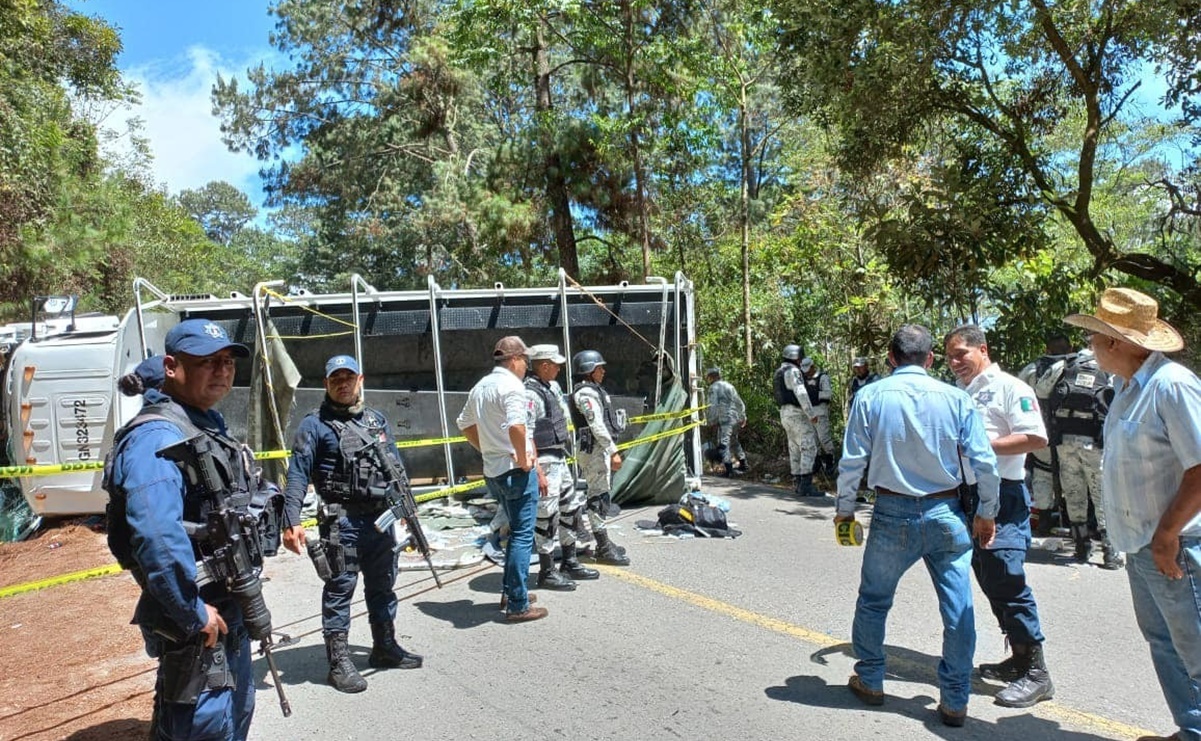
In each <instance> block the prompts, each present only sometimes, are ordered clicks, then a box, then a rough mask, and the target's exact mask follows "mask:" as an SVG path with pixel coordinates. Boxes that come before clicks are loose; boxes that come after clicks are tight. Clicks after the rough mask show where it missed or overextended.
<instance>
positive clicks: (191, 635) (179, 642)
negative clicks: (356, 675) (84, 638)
mask: <svg viewBox="0 0 1201 741" xmlns="http://www.w3.org/2000/svg"><path fill="white" fill-rule="evenodd" d="M165 349H166V354H165V355H164V356H163V357H162V372H163V381H162V386H161V390H160V389H158V388H153V387H152V385H153V383H154V382H156V381H157V378H156V379H153V380H152V381H150V382H149V384H148V386H150V387H147V388H145V390H144V405H143V407H142V410H141V412H140V413H139V414H138V416H137V417H135V418H134V420H132V421H131V422H130V423H129V424H127V425H126V426H125V427H123V428H122V429H121V430H119V431H118V432H117V434H116V437H115V439H114V443H113V452H112V453H111V454H110V456H109V459H108V461H106V466H105V473H104V486H105V488H106V489H107V490H108V491H109V495H110V500H109V512H108V519H109V546H110V548H111V549H112V551H113V553H114V554H115V555H116V556H117V560H118V562H120V563H121V565H122V566H125V567H126V568H129V569H130V571H132V573H133V575H134V578H135V579H136V580H137V582H138V584H139V586H141V587H142V596H141V598H140V599H139V600H138V605H137V608H136V610H135V611H134V617H133V622H134V623H136V624H137V625H138V626H139V627H140V628H141V630H142V636H143V638H144V639H145V643H146V653H148V654H149V655H150V656H151V657H153V658H157V659H158V662H159V664H158V675H157V678H156V681H155V697H154V717H153V720H152V724H151V725H152V727H151V737H152V738H154V739H171V740H172V741H177V740H180V739H237V740H241V739H245V738H246V737H247V734H248V733H249V730H250V720H251V717H252V716H253V714H254V680H253V678H252V675H251V649H250V639H249V635H248V632H247V629H246V626H245V625H244V624H243V619H242V618H243V616H242V611H241V609H240V608H239V606H238V604H237V602H236V601H235V600H234V598H233V595H231V593H230V592H229V590H228V588H227V586H226V583H225V581H224V580H218V581H211V582H209V581H207V580H204V581H206V583H205V584H204V585H203V586H201V585H199V584H198V583H197V581H198V568H197V562H198V561H199V560H201V558H202V554H201V549H200V544H199V543H198V542H197V541H195V540H193V538H196V537H198V536H197V533H196V532H195V531H194V530H193V532H191V533H189V528H185V522H193V523H195V522H204V521H205V518H206V517H207V515H208V512H209V511H210V509H211V507H212V504H213V503H212V502H211V501H208V499H207V498H206V497H204V496H202V495H201V494H200V493H199V492H198V491H197V489H196V487H195V486H194V485H190V484H189V483H187V481H186V480H185V477H184V476H183V473H182V472H181V470H180V468H179V467H178V466H177V465H176V464H175V463H173V462H172V461H170V460H168V459H166V458H162V457H159V456H157V455H156V453H157V452H158V451H160V450H162V449H163V448H167V447H170V446H172V445H173V444H175V443H178V442H180V441H181V440H184V439H186V438H192V437H195V436H203V438H205V439H207V440H208V441H209V442H210V443H212V445H213V447H214V448H215V449H216V450H217V451H218V452H217V454H216V455H217V457H219V458H220V460H219V461H218V465H219V466H220V467H221V468H222V469H224V471H226V472H227V473H228V474H230V478H231V479H232V480H233V483H232V488H234V489H236V490H239V491H240V492H242V493H249V492H250V491H252V490H253V489H254V488H255V487H257V478H256V476H255V473H254V471H253V469H252V468H251V463H252V460H251V458H250V456H249V454H248V451H246V449H245V447H244V446H242V445H241V444H239V443H237V442H236V441H234V440H232V439H230V438H229V436H228V433H227V430H226V426H225V420H224V419H223V418H222V416H221V414H220V413H219V412H217V411H215V410H213V407H214V406H215V405H216V404H217V403H218V402H219V401H221V399H223V398H224V397H225V395H226V394H228V393H229V390H230V388H231V387H232V385H233V378H234V368H235V364H236V359H237V358H245V357H247V356H249V354H250V353H249V351H248V350H247V348H246V347H245V346H244V345H240V344H237V343H235V342H231V341H230V339H229V337H228V335H227V334H226V333H225V330H224V329H223V328H222V327H221V326H220V325H218V324H215V323H213V322H210V321H208V320H205V319H188V320H185V321H182V322H180V323H179V324H177V325H176V326H175V327H173V328H172V329H171V331H169V332H168V333H167V337H166V341H165ZM256 578H257V575H256ZM268 620H269V618H268ZM267 630H268V632H269V630H270V628H269V627H268V628H267Z"/></svg>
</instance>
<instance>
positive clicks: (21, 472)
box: [0, 461, 104, 479]
mask: <svg viewBox="0 0 1201 741" xmlns="http://www.w3.org/2000/svg"><path fill="white" fill-rule="evenodd" d="M103 468H104V461H69V462H67V463H45V464H41V465H24V466H0V479H15V478H17V477H20V476H49V475H51V474H56V473H78V472H80V471H99V470H101V469H103Z"/></svg>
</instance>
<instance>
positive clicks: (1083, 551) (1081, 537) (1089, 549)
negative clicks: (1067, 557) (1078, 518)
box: [1072, 523, 1093, 563]
mask: <svg viewBox="0 0 1201 741" xmlns="http://www.w3.org/2000/svg"><path fill="white" fill-rule="evenodd" d="M1072 537H1073V538H1075V539H1076V553H1075V555H1074V556H1073V558H1075V559H1076V563H1088V557H1089V556H1091V555H1092V553H1093V541H1092V538H1090V537H1088V525H1077V524H1075V523H1073V524H1072Z"/></svg>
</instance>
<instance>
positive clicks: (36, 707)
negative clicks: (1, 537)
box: [0, 522, 155, 741]
mask: <svg viewBox="0 0 1201 741" xmlns="http://www.w3.org/2000/svg"><path fill="white" fill-rule="evenodd" d="M112 562H113V558H112V555H111V554H110V553H109V551H108V545H107V543H106V541H105V536H104V533H101V532H96V531H95V530H92V529H90V528H88V527H87V526H85V525H83V524H82V523H79V522H73V523H64V524H60V525H59V526H57V527H51V528H48V529H45V530H44V531H41V532H39V533H38V535H37V537H35V538H32V539H30V540H27V541H24V542H21V543H0V588H3V587H8V586H13V585H16V584H24V583H27V582H34V581H39V580H42V579H48V578H51V577H55V576H60V575H62V574H67V573H73V572H77V571H83V570H86V569H92V568H97V567H101V566H106V565H108V564H111V563H112ZM138 593H139V590H138V586H137V584H136V583H134V581H133V578H132V577H130V575H129V574H128V573H121V574H116V575H112V576H105V577H100V578H94V579H87V580H84V581H77V582H72V583H68V584H61V585H58V586H53V587H48V588H46V589H40V590H37V591H33V592H25V593H22V594H17V595H13V596H10V597H4V598H0V738H3V739H8V740H9V741H16V740H17V739H22V740H24V739H29V740H30V741H51V740H52V739H71V741H83V740H87V741H100V740H101V739H132V738H144V737H145V736H146V734H147V733H148V730H149V721H150V710H151V707H150V705H151V698H152V696H153V691H154V667H155V663H154V662H153V661H151V660H150V659H148V658H146V654H145V653H144V651H143V648H142V639H141V635H140V633H139V632H138V630H137V628H135V627H134V626H132V625H130V624H129V618H130V616H131V615H132V614H133V606H134V603H135V602H136V601H137V598H138Z"/></svg>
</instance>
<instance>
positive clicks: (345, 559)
mask: <svg viewBox="0 0 1201 741" xmlns="http://www.w3.org/2000/svg"><path fill="white" fill-rule="evenodd" d="M345 515H346V508H345V507H344V506H343V505H341V504H330V503H328V502H327V503H326V504H324V505H322V507H321V509H320V511H318V513H317V521H318V530H319V531H320V532H321V535H322V538H321V540H320V541H318V545H316V546H314V547H311V548H309V558H312V559H313V566H314V567H315V568H316V569H317V576H318V577H321V580H322V581H329V579H327V578H325V577H324V576H323V575H322V574H323V568H322V565H321V563H319V562H318V559H319V558H321V557H322V556H324V558H323V560H324V562H325V564H326V566H327V567H328V569H329V574H330V578H333V577H334V576H336V575H337V574H341V573H342V572H343V571H358V570H359V568H358V558H357V557H356V556H357V555H358V554H357V553H356V551H355V549H353V548H347V547H346V546H344V545H342V525H341V522H340V521H341V519H342V517H344V516H345ZM314 551H316V552H317V553H318V554H319V555H317V556H314Z"/></svg>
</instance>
